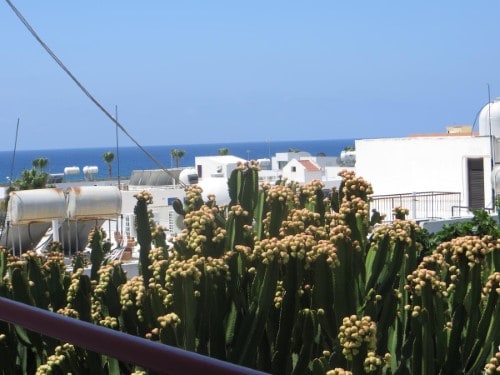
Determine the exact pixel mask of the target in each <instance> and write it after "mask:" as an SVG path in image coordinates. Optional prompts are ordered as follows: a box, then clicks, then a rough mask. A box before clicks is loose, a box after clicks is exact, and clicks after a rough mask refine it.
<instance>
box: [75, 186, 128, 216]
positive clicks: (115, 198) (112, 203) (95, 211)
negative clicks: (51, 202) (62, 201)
mask: <svg viewBox="0 0 500 375" xmlns="http://www.w3.org/2000/svg"><path fill="white" fill-rule="evenodd" d="M67 202H68V203H67V217H68V218H70V219H80V220H82V219H101V218H102V219H105V218H113V217H116V216H118V215H120V213H121V210H122V195H121V192H120V190H119V189H118V187H117V186H76V187H70V188H68V190H67Z"/></svg>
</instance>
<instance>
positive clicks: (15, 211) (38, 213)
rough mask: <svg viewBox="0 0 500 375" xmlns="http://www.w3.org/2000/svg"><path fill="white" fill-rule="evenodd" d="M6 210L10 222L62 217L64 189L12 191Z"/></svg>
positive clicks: (63, 215)
mask: <svg viewBox="0 0 500 375" xmlns="http://www.w3.org/2000/svg"><path fill="white" fill-rule="evenodd" d="M8 210H9V215H10V220H11V222H12V224H23V223H32V222H50V221H52V220H53V219H64V217H65V215H66V199H65V195H64V191H63V190H62V189H57V188H50V189H34V190H21V191H13V192H11V193H10V199H9V207H8Z"/></svg>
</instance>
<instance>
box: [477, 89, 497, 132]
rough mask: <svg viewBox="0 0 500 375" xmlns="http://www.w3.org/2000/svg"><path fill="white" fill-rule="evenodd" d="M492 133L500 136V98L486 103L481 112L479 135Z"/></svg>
mask: <svg viewBox="0 0 500 375" xmlns="http://www.w3.org/2000/svg"><path fill="white" fill-rule="evenodd" d="M490 124H491V129H490ZM490 134H491V135H493V136H495V137H500V98H496V99H494V100H493V101H492V102H491V103H488V104H486V105H485V106H484V107H483V108H482V109H481V112H479V135H490Z"/></svg>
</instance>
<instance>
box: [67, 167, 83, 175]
mask: <svg viewBox="0 0 500 375" xmlns="http://www.w3.org/2000/svg"><path fill="white" fill-rule="evenodd" d="M64 174H65V175H75V174H80V167H74V166H73V167H66V168H64Z"/></svg>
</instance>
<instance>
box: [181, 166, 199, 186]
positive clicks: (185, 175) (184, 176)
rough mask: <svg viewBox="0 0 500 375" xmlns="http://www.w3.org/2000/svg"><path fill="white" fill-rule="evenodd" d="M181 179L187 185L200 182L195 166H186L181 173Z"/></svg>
mask: <svg viewBox="0 0 500 375" xmlns="http://www.w3.org/2000/svg"><path fill="white" fill-rule="evenodd" d="M179 180H180V181H181V182H183V183H184V184H186V185H192V184H197V183H198V172H197V171H196V169H194V168H185V169H183V170H182V171H181V173H180V174H179Z"/></svg>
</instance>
